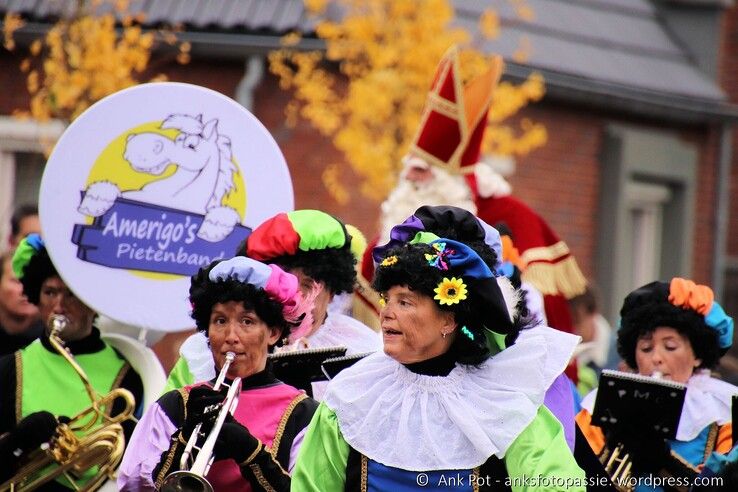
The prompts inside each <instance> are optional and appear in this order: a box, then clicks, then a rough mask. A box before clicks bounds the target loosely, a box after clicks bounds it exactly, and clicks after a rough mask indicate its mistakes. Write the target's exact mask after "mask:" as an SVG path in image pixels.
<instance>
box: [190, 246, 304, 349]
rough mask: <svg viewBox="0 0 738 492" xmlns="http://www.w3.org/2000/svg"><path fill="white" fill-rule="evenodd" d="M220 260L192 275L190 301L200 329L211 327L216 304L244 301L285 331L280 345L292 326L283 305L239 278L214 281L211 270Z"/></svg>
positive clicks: (264, 320)
mask: <svg viewBox="0 0 738 492" xmlns="http://www.w3.org/2000/svg"><path fill="white" fill-rule="evenodd" d="M217 264H218V262H217V261H215V262H213V263H211V264H210V265H208V266H207V267H205V268H201V269H200V270H199V271H198V272H197V274H195V275H193V276H192V277H191V284H190V302H191V303H192V313H191V316H192V319H194V320H195V325H196V326H197V329H198V331H202V332H204V333H205V335H206V336H207V334H208V328H209V326H210V315H211V314H212V312H213V306H215V305H216V304H219V303H226V302H230V301H237V302H241V303H242V304H243V307H244V308H245V309H251V310H253V311H254V312H255V313H256V315H257V316H259V318H260V319H261V320H262V321H263V322H264V323H266V324H267V326H269V327H271V328H279V329H281V330H282V334H281V336H280V338H279V341H278V342H277V343H276V344H275V346H280V345H281V344H282V340H284V339H286V338H287V337H289V334H290V328H291V327H292V326H291V325H290V323H288V322H287V321H286V320H285V319H284V315H283V314H282V304H280V303H279V302H278V301H275V300H273V299H271V298H269V296H268V295H267V293H266V292H265V291H264V289H261V288H259V287H255V286H254V285H251V284H245V283H242V282H239V281H237V280H230V279H229V280H219V281H217V282H213V281H211V280H210V278H209V277H208V275H209V273H210V270H212V269H213V267H214V266H215V265H217Z"/></svg>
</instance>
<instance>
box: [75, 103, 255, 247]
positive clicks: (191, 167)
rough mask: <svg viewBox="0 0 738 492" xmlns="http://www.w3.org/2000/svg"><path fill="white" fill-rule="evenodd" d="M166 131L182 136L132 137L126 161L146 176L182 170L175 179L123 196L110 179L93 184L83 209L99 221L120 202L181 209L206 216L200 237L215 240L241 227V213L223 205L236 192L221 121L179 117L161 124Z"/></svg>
mask: <svg viewBox="0 0 738 492" xmlns="http://www.w3.org/2000/svg"><path fill="white" fill-rule="evenodd" d="M160 128H162V129H170V128H173V129H176V130H179V131H180V133H179V134H178V135H177V137H176V138H175V139H174V140H173V141H172V140H171V139H169V138H167V137H166V136H164V135H161V134H159V133H153V132H145V133H138V134H130V135H128V138H127V140H126V146H125V150H124V152H123V158H124V159H125V160H126V161H127V162H128V163H129V164H130V165H131V167H132V168H133V169H134V170H135V171H137V172H140V173H147V174H152V175H155V176H158V175H160V174H162V173H163V172H164V170H165V169H166V168H167V167H168V166H169V165H170V164H174V165H176V166H177V170H176V171H175V172H174V174H172V175H171V176H169V177H167V178H164V179H160V180H157V181H153V182H150V183H148V184H146V185H144V186H143V187H142V188H141V189H139V190H126V191H123V192H121V190H120V189H119V188H118V186H117V185H115V184H113V183H111V182H108V181H99V182H95V183H92V184H91V185H90V186H89V187H88V189H87V191H86V193H85V196H84V198H83V200H82V203H80V205H79V208H78V209H77V210H78V211H79V212H80V213H83V214H85V215H89V216H92V217H99V216H100V215H103V214H104V213H105V212H106V211H108V210H109V209H110V207H112V206H113V203H114V202H115V200H116V198H118V197H121V196H122V197H124V198H129V199H131V200H136V201H139V202H145V203H150V204H153V205H162V206H166V207H172V208H176V209H178V210H184V211H188V212H193V213H197V214H202V215H205V220H204V221H203V223H202V225H201V226H200V229H199V230H198V232H197V236H198V237H200V238H201V239H204V240H206V241H211V242H217V241H221V240H222V239H224V238H225V237H227V236H228V235H229V234H230V233H231V231H232V230H233V228H234V227H235V225H236V224H237V223H239V221H240V217H239V215H238V212H236V210H234V209H233V208H231V207H227V206H224V205H223V204H222V201H223V198H224V197H225V196H226V195H227V194H228V193H229V192H230V191H232V190H233V189H234V188H235V184H234V182H233V175H234V173H235V172H236V171H237V169H236V166H235V165H234V164H233V162H232V153H231V141H230V139H229V138H228V137H227V136H225V135H220V134H218V120H217V119H211V120H210V121H208V122H207V123H203V122H202V115H198V116H190V115H185V114H173V115H170V116H169V117H167V118H166V119H165V120H164V121H163V122H162V124H161V126H160Z"/></svg>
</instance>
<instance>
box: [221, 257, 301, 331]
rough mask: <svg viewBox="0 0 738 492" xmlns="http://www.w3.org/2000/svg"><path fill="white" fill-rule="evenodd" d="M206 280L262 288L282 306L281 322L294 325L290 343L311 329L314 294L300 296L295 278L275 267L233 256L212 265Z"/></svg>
mask: <svg viewBox="0 0 738 492" xmlns="http://www.w3.org/2000/svg"><path fill="white" fill-rule="evenodd" d="M208 278H209V279H210V281H211V282H222V281H225V280H233V281H236V282H240V283H244V284H251V285H253V286H254V287H258V288H260V289H263V290H264V292H266V294H267V296H269V298H270V299H272V300H274V301H277V302H279V303H280V304H281V305H282V315H283V316H284V319H285V320H286V321H287V322H288V323H290V324H292V325H295V328H294V329H292V330H291V332H290V340H297V339H299V338H301V337H302V336H304V335H305V334H306V333H307V332H308V331H309V330H310V328H311V327H312V324H313V318H312V314H311V312H312V309H313V301H315V295H314V294H313V295H312V296H309V297H303V296H302V294H301V292H300V283H299V281H298V280H297V277H296V276H294V275H292V274H291V273H287V272H285V271H284V270H282V269H281V268H280V267H279V266H277V265H265V264H264V263H261V262H260V261H256V260H254V259H251V258H246V257H245V256H236V257H233V258H231V259H229V260H224V261H221V262H220V263H218V264H217V265H215V266H214V267H213V268H212V270H210V273H209V274H208Z"/></svg>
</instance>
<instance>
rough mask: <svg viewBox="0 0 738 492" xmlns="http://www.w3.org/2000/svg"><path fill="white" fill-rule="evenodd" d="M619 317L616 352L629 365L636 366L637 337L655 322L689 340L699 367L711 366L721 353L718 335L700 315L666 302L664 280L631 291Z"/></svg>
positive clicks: (647, 331) (667, 287)
mask: <svg viewBox="0 0 738 492" xmlns="http://www.w3.org/2000/svg"><path fill="white" fill-rule="evenodd" d="M620 317H621V320H620V329H619V330H618V354H620V357H622V358H623V360H624V361H625V362H626V363H627V364H628V365H629V366H630V367H631V368H633V369H636V368H637V364H636V357H635V353H636V344H637V342H638V339H639V338H641V337H643V336H645V335H648V334H649V333H653V331H654V330H656V328H657V327H659V326H668V327H671V328H674V329H675V330H676V331H677V332H678V333H679V334H681V335H683V336H685V337H686V338H687V339H688V340H689V343H690V344H691V345H692V350H693V351H694V355H695V357H696V358H698V359H701V360H702V364H701V365H700V368H707V369H710V368H712V367H714V366H715V365H716V364H717V362H718V360H719V359H720V356H721V355H722V354H721V351H720V347H719V345H718V335H717V333H716V332H715V331H714V330H713V329H711V328H710V327H709V326H707V324H705V319H704V317H703V316H702V315H701V314H699V313H697V312H696V311H693V310H691V309H684V308H681V307H679V306H675V305H674V304H672V303H671V302H669V284H668V283H666V282H652V283H650V284H648V285H645V286H643V287H641V288H640V289H637V290H635V291H633V292H631V293H630V294H629V295H628V296H627V297H626V298H625V301H624V302H623V307H622V309H621V310H620Z"/></svg>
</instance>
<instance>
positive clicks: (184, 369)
mask: <svg viewBox="0 0 738 492" xmlns="http://www.w3.org/2000/svg"><path fill="white" fill-rule="evenodd" d="M194 383H195V376H193V375H192V373H191V372H190V366H188V365H187V359H185V358H184V357H182V356H181V355H180V356H179V359H177V363H176V364H174V367H173V368H172V372H170V373H169V378H167V384H166V386H164V391H163V392H162V394H164V393H166V392H168V391H171V390H174V389H179V388H183V387H185V386H187V385H190V384H194Z"/></svg>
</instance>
